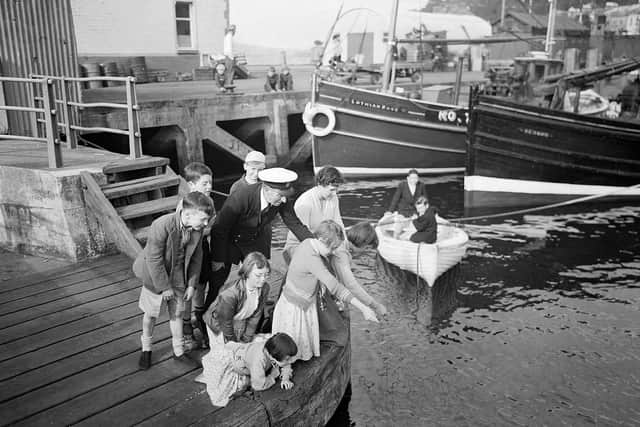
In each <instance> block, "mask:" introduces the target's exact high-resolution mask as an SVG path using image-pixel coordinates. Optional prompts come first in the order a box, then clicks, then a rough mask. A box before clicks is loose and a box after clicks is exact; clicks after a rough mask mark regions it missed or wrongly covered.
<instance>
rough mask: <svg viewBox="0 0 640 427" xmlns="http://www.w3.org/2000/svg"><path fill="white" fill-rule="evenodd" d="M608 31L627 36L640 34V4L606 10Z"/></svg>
mask: <svg viewBox="0 0 640 427" xmlns="http://www.w3.org/2000/svg"><path fill="white" fill-rule="evenodd" d="M604 14H605V15H606V17H607V24H606V29H607V31H612V32H614V33H616V34H622V35H627V36H632V35H638V34H640V4H634V5H628V6H620V7H616V8H611V9H607V10H605V12H604Z"/></svg>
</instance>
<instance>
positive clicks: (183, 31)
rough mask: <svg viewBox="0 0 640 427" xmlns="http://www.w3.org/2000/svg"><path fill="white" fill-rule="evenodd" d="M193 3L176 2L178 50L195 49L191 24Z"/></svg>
mask: <svg viewBox="0 0 640 427" xmlns="http://www.w3.org/2000/svg"><path fill="white" fill-rule="evenodd" d="M191 14H192V6H191V2H185V1H177V2H176V34H177V36H178V37H177V39H178V49H191V48H193V25H192V22H191Z"/></svg>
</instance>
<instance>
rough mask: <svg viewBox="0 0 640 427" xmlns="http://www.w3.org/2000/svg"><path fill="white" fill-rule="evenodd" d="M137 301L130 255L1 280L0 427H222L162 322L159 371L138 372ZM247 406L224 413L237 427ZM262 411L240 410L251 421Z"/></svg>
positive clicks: (157, 341)
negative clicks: (176, 356)
mask: <svg viewBox="0 0 640 427" xmlns="http://www.w3.org/2000/svg"><path fill="white" fill-rule="evenodd" d="M271 276H272V277H271V280H270V281H271V282H272V283H274V284H275V283H279V282H280V280H281V278H282V276H281V275H280V274H273V273H272V275H271ZM276 289H277V287H276V286H272V293H274V292H277V290H276ZM139 292H140V282H139V281H138V280H137V279H136V278H135V277H134V276H133V273H132V271H131V261H130V259H129V258H127V257H125V256H124V255H113V256H107V257H103V258H99V259H94V260H90V261H85V262H82V263H78V264H74V265H71V266H66V267H61V268H57V269H54V270H52V271H48V272H47V271H45V272H40V273H34V274H31V275H28V276H25V277H16V278H13V279H9V280H6V279H3V280H1V281H0V295H1V299H0V300H1V301H2V302H0V344H2V345H1V346H0V394H1V396H0V425H7V424H18V425H30V426H34V425H44V424H46V425H71V424H74V425H75V424H84V425H93V426H95V425H131V424H137V423H142V424H148V425H151V424H153V425H186V424H191V423H203V425H207V424H211V422H215V423H216V424H219V423H218V422H216V412H217V411H220V409H217V408H215V407H213V406H212V405H211V403H210V402H209V399H208V395H207V394H206V392H205V387H204V385H202V384H199V383H196V382H194V378H195V377H196V375H197V374H198V373H199V371H200V370H199V369H195V368H193V367H189V366H185V365H184V364H182V363H180V362H177V361H175V360H174V359H173V358H172V350H171V336H170V331H169V327H168V324H167V323H168V319H167V316H166V314H165V315H164V316H162V317H161V318H160V319H159V320H158V325H157V327H156V329H155V334H154V337H153V338H154V353H153V366H152V367H151V369H149V370H148V371H141V370H139V369H138V356H139V351H140V333H141V332H140V331H141V314H140V310H139V308H138V304H137V301H138V296H139ZM194 354H196V355H197V356H200V352H199V351H197V352H194ZM309 365H314V364H313V363H311V364H309ZM305 368H306V367H305ZM303 370H306V369H303ZM300 372H302V371H300ZM274 392H275V393H285V392H284V391H280V390H279V389H278V390H275V391H274ZM243 399H245V400H248V399H247V398H241V399H238V400H236V401H233V402H232V404H230V405H229V406H227V408H225V410H224V412H225V413H228V410H232V409H233V408H230V407H232V406H234V407H235V412H236V415H237V416H236V419H234V420H233V424H236V422H237V423H241V422H242V420H241V418H242V416H241V415H240V414H242V408H243V402H242V400H243ZM282 400H287V398H286V397H284V396H282ZM256 406H257V405H248V404H247V402H244V408H245V409H246V411H245V414H244V416H245V421H246V420H247V417H249V416H250V415H251V414H248V413H246V412H249V413H250V412H255V409H254V408H255V407H256ZM254 415H255V414H254ZM238 417H239V418H238ZM224 418H225V419H227V417H226V416H225V417H224ZM223 424H224V425H227V424H226V423H223Z"/></svg>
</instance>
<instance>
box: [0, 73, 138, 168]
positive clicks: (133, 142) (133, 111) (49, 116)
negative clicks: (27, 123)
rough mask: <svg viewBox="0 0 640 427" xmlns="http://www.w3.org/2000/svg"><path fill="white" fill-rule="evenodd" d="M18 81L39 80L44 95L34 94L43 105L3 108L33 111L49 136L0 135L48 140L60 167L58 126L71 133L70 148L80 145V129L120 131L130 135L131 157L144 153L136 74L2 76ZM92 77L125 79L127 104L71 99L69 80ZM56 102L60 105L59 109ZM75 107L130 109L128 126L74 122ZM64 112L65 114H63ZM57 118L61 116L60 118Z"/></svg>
mask: <svg viewBox="0 0 640 427" xmlns="http://www.w3.org/2000/svg"><path fill="white" fill-rule="evenodd" d="M2 81H6V82H16V83H32V84H39V85H41V87H42V96H37V97H33V99H34V103H35V102H36V101H37V102H41V103H42V108H37V107H34V106H30V107H23V106H8V105H3V106H0V110H7V111H22V112H27V113H32V123H33V129H34V132H35V129H36V128H37V124H38V123H44V124H45V132H44V133H45V137H38V136H35V135H34V136H22V135H0V139H16V140H32V141H44V142H47V150H48V158H49V167H51V168H59V167H62V151H61V142H60V140H59V138H58V130H57V129H58V127H61V128H63V129H64V133H65V134H66V136H67V141H68V144H69V148H71V149H75V148H77V135H76V132H77V131H84V132H107V133H113V134H118V135H128V136H129V153H130V156H129V157H130V158H132V159H136V158H139V157H142V145H141V132H140V124H139V119H138V112H139V110H140V109H139V106H138V102H137V97H136V92H135V83H136V79H135V77H132V76H128V77H110V76H99V77H65V76H62V77H61V76H45V75H39V74H33V75H31V76H30V78H23V77H2V76H0V82H2ZM90 81H121V82H125V90H126V96H127V103H126V104H117V103H110V102H89V103H83V102H77V101H71V100H69V99H68V97H69V93H68V85H67V83H68V82H90ZM54 82H61V90H62V99H56V97H55V90H54ZM56 106H60V109H59V110H57V109H56ZM71 108H114V109H123V110H127V117H128V125H129V126H128V129H127V130H122V129H114V128H108V127H87V126H79V125H74V124H72V123H71V122H72V110H71ZM60 112H61V114H60ZM37 114H43V115H44V119H43V118H38V116H37ZM57 119H61V121H58V120H57Z"/></svg>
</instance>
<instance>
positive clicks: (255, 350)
mask: <svg viewBox="0 0 640 427" xmlns="http://www.w3.org/2000/svg"><path fill="white" fill-rule="evenodd" d="M297 352H298V347H297V346H296V343H295V342H294V341H293V339H292V338H291V337H290V336H289V335H287V334H284V333H279V334H274V335H273V336H271V337H270V338H269V339H268V340H266V342H265V341H264V340H260V341H258V340H256V341H253V342H250V343H238V342H233V341H231V342H228V343H227V344H226V345H224V346H214V347H213V348H212V349H211V351H210V352H209V353H207V354H205V355H204V356H203V357H202V367H203V371H202V374H201V375H199V376H198V377H197V378H196V381H199V382H202V383H205V384H206V385H207V393H209V398H210V399H211V403H212V404H213V405H215V406H226V405H227V403H229V400H230V398H231V397H232V395H234V394H237V393H239V392H242V391H244V390H245V389H247V388H248V387H249V386H251V388H252V389H254V390H256V391H259V390H266V389H268V388H270V387H271V386H273V385H274V384H275V383H276V380H277V378H278V377H280V379H281V381H280V386H281V387H282V388H283V389H285V390H289V389H290V388H291V387H293V383H292V382H291V375H292V373H293V371H292V369H291V363H292V362H293V360H294V357H295V355H296V353H297Z"/></svg>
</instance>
